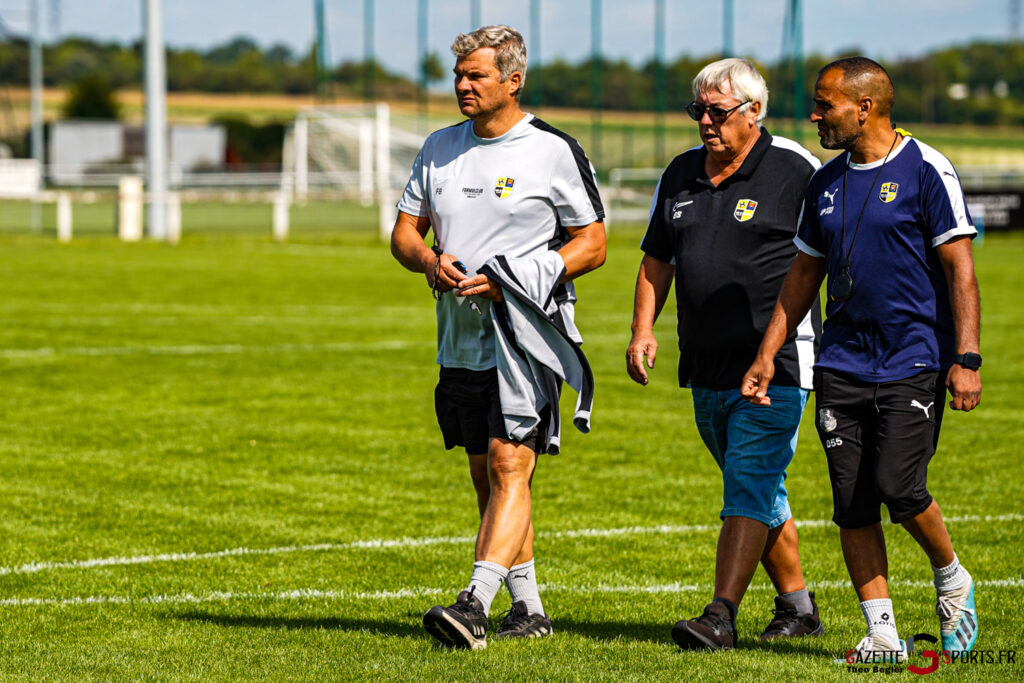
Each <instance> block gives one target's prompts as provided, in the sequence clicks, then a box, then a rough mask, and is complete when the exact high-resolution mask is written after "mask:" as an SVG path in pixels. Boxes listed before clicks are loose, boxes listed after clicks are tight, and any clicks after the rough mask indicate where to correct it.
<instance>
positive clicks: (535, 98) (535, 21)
mask: <svg viewBox="0 0 1024 683" xmlns="http://www.w3.org/2000/svg"><path fill="white" fill-rule="evenodd" d="M529 73H530V88H529V90H528V91H527V92H528V94H529V96H530V108H531V109H532V110H533V112H534V113H537V111H539V110H540V88H541V73H540V0H530V69H529Z"/></svg>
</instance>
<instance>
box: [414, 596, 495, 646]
mask: <svg viewBox="0 0 1024 683" xmlns="http://www.w3.org/2000/svg"><path fill="white" fill-rule="evenodd" d="M423 627H424V628H425V629H427V633H429V634H430V635H432V636H434V637H435V638H437V640H439V641H440V642H441V644H442V645H447V646H449V647H454V648H459V649H462V650H482V649H484V648H485V647H487V641H486V640H485V636H486V635H487V614H486V613H485V612H484V606H483V604H482V603H481V602H480V600H479V599H477V597H476V596H475V595H473V591H471V590H468V591H462V592H461V593H459V597H458V598H456V600H455V604H454V605H452V606H451V607H441V605H437V606H435V607H431V608H430V611H428V612H427V613H426V614H424V615H423Z"/></svg>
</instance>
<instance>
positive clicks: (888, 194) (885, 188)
mask: <svg viewBox="0 0 1024 683" xmlns="http://www.w3.org/2000/svg"><path fill="white" fill-rule="evenodd" d="M899 189H900V185H899V183H882V189H881V190H879V191H878V198H879V199H881V200H882V201H883V202H884V203H886V204H888V203H889V202H891V201H892V200H894V199H896V192H897V191H898V190H899Z"/></svg>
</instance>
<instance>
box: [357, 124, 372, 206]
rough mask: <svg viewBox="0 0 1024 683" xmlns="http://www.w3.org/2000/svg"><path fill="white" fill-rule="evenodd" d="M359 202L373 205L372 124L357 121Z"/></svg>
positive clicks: (364, 204)
mask: <svg viewBox="0 0 1024 683" xmlns="http://www.w3.org/2000/svg"><path fill="white" fill-rule="evenodd" d="M359 202H360V203H361V204H362V205H363V206H370V205H371V204H373V123H372V122H371V121H370V120H369V119H360V120H359Z"/></svg>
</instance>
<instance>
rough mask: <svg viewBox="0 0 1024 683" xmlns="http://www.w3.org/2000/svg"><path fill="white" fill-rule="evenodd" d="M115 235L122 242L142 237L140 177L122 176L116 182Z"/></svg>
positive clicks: (134, 240)
mask: <svg viewBox="0 0 1024 683" xmlns="http://www.w3.org/2000/svg"><path fill="white" fill-rule="evenodd" d="M117 236H118V237H120V238H121V241H122V242H138V241H139V240H141V239H142V178H140V177H138V176H124V177H123V178H121V181H120V183H119V184H118V195H117Z"/></svg>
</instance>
